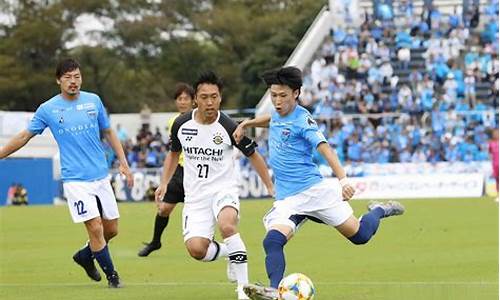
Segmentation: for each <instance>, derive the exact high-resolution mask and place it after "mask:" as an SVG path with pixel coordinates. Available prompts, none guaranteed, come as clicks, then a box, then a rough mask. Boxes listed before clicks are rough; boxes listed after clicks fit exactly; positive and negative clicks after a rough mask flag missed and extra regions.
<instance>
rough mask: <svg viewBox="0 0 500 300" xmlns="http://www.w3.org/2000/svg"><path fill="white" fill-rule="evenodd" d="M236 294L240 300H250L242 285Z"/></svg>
mask: <svg viewBox="0 0 500 300" xmlns="http://www.w3.org/2000/svg"><path fill="white" fill-rule="evenodd" d="M236 293H238V300H249V299H250V298H248V296H247V295H246V294H245V292H244V291H243V286H242V285H238V287H237V288H236Z"/></svg>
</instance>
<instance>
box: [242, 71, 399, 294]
mask: <svg viewBox="0 0 500 300" xmlns="http://www.w3.org/2000/svg"><path fill="white" fill-rule="evenodd" d="M263 79H264V81H265V83H266V84H267V85H268V87H270V90H271V100H272V103H273V106H274V109H275V111H274V112H273V113H272V115H269V116H262V117H258V118H255V119H253V120H248V121H244V122H242V123H241V124H240V125H239V126H238V128H237V130H236V131H235V133H234V135H233V137H234V138H235V140H237V141H238V140H239V138H240V137H241V136H242V134H243V132H244V128H245V127H269V164H270V165H271V168H272V169H273V172H274V176H275V185H276V201H275V202H274V205H273V207H272V208H271V210H269V212H268V213H267V214H266V215H265V216H264V225H265V227H266V230H267V234H266V236H265V238H264V242H263V246H264V250H265V252H266V271H267V275H268V277H269V280H270V287H263V286H258V285H252V284H249V285H246V286H245V287H244V290H245V293H246V294H247V295H248V296H249V297H250V298H251V299H265V300H269V299H278V293H277V287H278V284H279V282H280V281H281V279H282V278H283V274H284V272H285V255H284V252H283V247H284V246H285V244H286V243H287V242H288V240H290V239H291V238H292V237H293V235H294V234H295V233H296V232H297V230H298V228H299V227H300V225H302V224H303V223H304V222H305V221H307V220H308V219H309V220H313V221H315V222H319V223H324V224H326V225H330V226H333V227H335V229H337V230H338V231H339V232H340V233H341V234H342V235H343V236H345V237H346V238H347V239H349V240H350V241H351V242H352V243H354V244H356V245H361V244H365V243H367V242H368V241H369V240H370V239H371V238H372V236H373V235H374V234H375V232H376V231H377V228H378V226H379V222H380V219H382V218H386V217H390V216H394V215H401V214H403V212H404V207H403V206H402V205H401V204H400V203H399V202H395V201H390V202H387V203H376V202H374V203H371V204H370V205H369V207H368V209H369V212H368V213H367V214H365V215H363V216H362V217H361V218H360V219H357V218H356V217H354V215H353V210H352V208H351V206H350V205H349V203H348V202H347V200H349V199H351V197H352V196H353V195H354V192H355V191H354V188H353V187H352V186H351V185H350V184H349V180H348V178H347V177H346V174H345V172H344V169H343V168H342V166H341V164H340V161H339V159H338V157H337V154H336V153H335V152H334V151H332V149H331V148H330V146H329V145H328V143H327V142H326V139H325V137H324V136H323V134H322V133H321V131H320V130H319V129H318V126H317V124H316V122H315V121H314V120H313V118H312V116H311V115H310V114H309V112H308V111H307V110H306V109H305V108H303V107H302V106H300V105H299V104H298V98H299V94H300V88H301V86H302V72H301V71H300V70H299V69H297V68H295V67H285V68H281V69H277V70H272V71H268V72H266V73H264V75H263ZM314 148H316V149H317V150H318V152H319V153H320V154H321V155H322V156H323V157H324V158H325V159H326V161H327V162H328V164H329V166H330V167H331V168H332V170H333V172H334V173H335V175H336V176H337V178H338V179H339V183H337V184H331V183H328V182H327V181H326V180H324V179H323V177H322V176H321V174H320V172H319V170H318V167H317V166H316V165H315V164H314V163H313V161H312V154H313V149H314Z"/></svg>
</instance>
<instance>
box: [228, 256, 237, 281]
mask: <svg viewBox="0 0 500 300" xmlns="http://www.w3.org/2000/svg"><path fill="white" fill-rule="evenodd" d="M226 272H227V280H229V282H233V283H234V282H236V281H238V278H237V277H236V271H235V270H234V264H233V263H232V262H231V261H229V260H228V261H227V268H226Z"/></svg>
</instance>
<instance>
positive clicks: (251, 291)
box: [243, 284, 278, 300]
mask: <svg viewBox="0 0 500 300" xmlns="http://www.w3.org/2000/svg"><path fill="white" fill-rule="evenodd" d="M243 290H244V291H245V294H246V295H247V296H248V297H249V298H250V299H252V300H278V290H277V289H275V288H272V287H265V286H261V285H256V284H245V285H244V286H243Z"/></svg>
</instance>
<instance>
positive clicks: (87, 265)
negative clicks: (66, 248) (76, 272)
mask: <svg viewBox="0 0 500 300" xmlns="http://www.w3.org/2000/svg"><path fill="white" fill-rule="evenodd" d="M79 253H80V251H78V252H76V253H75V255H73V260H74V261H75V263H77V264H78V265H80V267H82V268H83V269H84V270H85V273H87V276H89V277H90V279H92V280H94V281H101V274H99V271H97V268H96V267H95V264H94V260H89V261H87V260H84V259H82V258H81V257H80V255H79Z"/></svg>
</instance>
